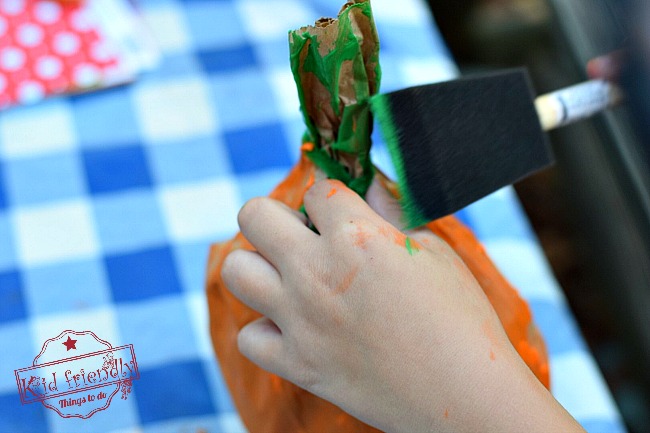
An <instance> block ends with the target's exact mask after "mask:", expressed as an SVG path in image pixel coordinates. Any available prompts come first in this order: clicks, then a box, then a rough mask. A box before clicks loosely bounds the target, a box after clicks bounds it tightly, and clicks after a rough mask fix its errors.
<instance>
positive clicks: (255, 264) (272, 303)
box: [221, 250, 282, 317]
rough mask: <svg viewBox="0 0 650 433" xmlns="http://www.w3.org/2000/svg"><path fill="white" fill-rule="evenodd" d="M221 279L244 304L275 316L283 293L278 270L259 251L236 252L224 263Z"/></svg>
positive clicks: (267, 314) (266, 314) (229, 255)
mask: <svg viewBox="0 0 650 433" xmlns="http://www.w3.org/2000/svg"><path fill="white" fill-rule="evenodd" d="M221 276H222V278H223V280H224V282H225V283H226V286H227V287H228V289H229V290H230V291H231V292H232V293H233V295H235V296H236V297H237V298H238V299H239V300H240V301H242V302H243V303H244V304H246V305H248V306H249V307H251V308H252V309H253V310H255V311H257V312H259V313H261V314H264V315H265V316H270V317H275V315H276V312H277V309H276V307H277V305H279V303H280V302H281V297H282V291H281V282H280V275H279V274H278V271H277V270H276V269H275V268H274V267H273V266H272V265H271V264H270V263H269V262H267V261H266V260H265V259H264V257H262V256H261V255H260V254H259V253H257V252H255V251H247V250H235V251H232V252H231V253H230V254H228V256H227V257H226V259H225V260H224V262H223V267H222V268H221Z"/></svg>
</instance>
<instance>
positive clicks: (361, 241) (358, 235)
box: [352, 224, 371, 250]
mask: <svg viewBox="0 0 650 433" xmlns="http://www.w3.org/2000/svg"><path fill="white" fill-rule="evenodd" d="M352 237H353V238H354V245H355V246H357V247H359V248H361V249H362V250H365V249H366V244H367V243H368V239H370V237H371V236H370V233H367V232H366V231H364V230H363V227H361V225H359V224H357V231H356V232H355V233H354V234H353V235H352Z"/></svg>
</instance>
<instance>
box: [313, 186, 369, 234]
mask: <svg viewBox="0 0 650 433" xmlns="http://www.w3.org/2000/svg"><path fill="white" fill-rule="evenodd" d="M305 210H306V211H307V215H308V216H309V219H310V220H311V221H312V222H313V223H314V225H315V226H316V228H317V229H318V231H319V232H320V233H321V234H323V233H328V232H332V231H334V230H336V229H337V228H338V227H340V224H341V223H342V222H344V221H346V220H352V219H355V218H359V217H364V218H368V217H369V218H373V217H375V218H376V214H375V213H374V212H373V211H372V209H370V208H369V207H368V205H367V204H366V202H365V201H363V199H362V198H361V197H359V195H358V194H357V193H355V192H354V191H352V190H351V189H349V188H348V187H347V186H345V184H343V183H342V182H340V181H338V180H331V179H328V180H321V181H318V182H316V183H315V184H314V186H312V187H311V188H310V189H309V190H308V191H307V193H305Z"/></svg>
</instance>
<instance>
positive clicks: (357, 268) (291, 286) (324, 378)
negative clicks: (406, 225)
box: [222, 181, 572, 432]
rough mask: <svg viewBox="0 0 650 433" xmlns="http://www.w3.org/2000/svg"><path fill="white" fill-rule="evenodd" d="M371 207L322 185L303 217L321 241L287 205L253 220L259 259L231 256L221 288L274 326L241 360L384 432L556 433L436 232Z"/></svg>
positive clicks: (376, 195) (254, 214)
mask: <svg viewBox="0 0 650 433" xmlns="http://www.w3.org/2000/svg"><path fill="white" fill-rule="evenodd" d="M367 199H368V202H369V203H370V204H371V205H372V206H373V207H374V208H375V209H377V211H378V212H379V214H378V213H376V212H375V211H373V210H372V209H371V208H370V207H369V206H368V204H366V203H365V202H364V201H363V200H362V199H361V198H360V197H359V196H358V195H356V194H355V193H354V192H352V191H351V190H349V189H348V188H346V187H345V186H344V185H343V184H342V183H340V182H337V181H321V182H318V183H316V185H314V186H313V187H312V188H311V189H310V190H309V191H308V192H307V194H306V195H305V208H306V211H307V214H308V215H309V217H310V219H311V221H312V222H313V224H314V225H315V226H316V228H317V229H318V232H319V233H320V234H316V233H315V232H313V231H312V230H310V229H309V228H308V227H307V226H306V220H305V218H304V216H303V215H302V214H300V213H299V212H296V211H293V210H291V209H289V208H287V207H286V206H284V205H282V204H281V203H279V202H277V201H274V200H271V199H264V198H261V199H254V200H252V201H250V202H249V203H247V204H246V205H245V206H244V207H243V208H242V210H241V212H240V214H239V224H240V227H241V230H242V233H243V234H244V236H245V237H246V238H247V239H248V240H249V241H250V242H251V243H252V244H253V245H254V246H255V248H256V249H257V250H258V252H250V251H244V250H238V251H234V252H232V253H231V254H230V255H229V256H228V257H227V258H226V261H225V263H224V266H223V271H222V274H223V277H224V280H225V282H226V284H227V286H228V287H229V288H230V290H232V292H233V293H234V294H235V295H236V296H237V297H238V298H239V299H241V300H242V301H243V302H245V303H246V304H248V305H249V306H251V307H252V308H254V309H256V310H257V311H259V312H260V313H262V314H263V315H264V316H265V317H264V318H262V319H259V320H257V321H255V322H253V323H250V324H249V325H247V326H245V327H244V328H243V329H242V330H241V332H240V334H239V340H238V343H239V348H240V350H241V352H242V353H243V354H244V355H245V356H247V357H248V358H250V359H251V360H252V361H253V362H255V363H256V364H258V365H259V366H260V367H262V368H264V369H266V370H269V371H271V372H273V373H276V374H278V375H280V376H282V377H284V378H286V379H288V380H290V381H292V382H294V383H296V384H297V385H299V386H301V387H303V388H305V389H307V390H309V391H311V392H313V393H315V394H317V395H319V396H321V397H323V398H325V399H327V400H329V401H331V402H333V403H335V404H337V405H338V406H340V407H341V408H343V409H344V410H346V411H348V412H349V413H351V414H352V415H354V416H356V417H358V418H360V419H361V420H363V421H365V422H367V423H369V424H371V425H374V426H376V427H378V428H380V429H384V430H387V431H404V432H418V431H422V432H424V431H433V430H436V431H460V430H466V431H476V430H480V431H490V430H493V431H505V430H504V428H510V429H516V430H520V431H523V430H524V429H530V428H531V427H534V426H537V427H541V426H544V427H545V428H548V427H549V425H553V424H552V422H550V423H549V420H548V419H546V418H547V417H548V416H549V414H548V413H547V412H544V413H542V414H540V415H539V416H536V415H535V412H536V411H543V410H544V408H545V407H547V406H548V405H549V404H551V405H552V404H555V405H557V403H555V401H554V400H553V399H552V397H550V394H548V392H546V390H545V389H544V388H543V386H542V385H541V384H539V382H537V380H536V379H535V377H534V376H533V374H532V373H531V372H530V371H529V370H528V368H527V367H526V365H525V364H524V363H523V362H522V361H521V360H520V359H519V357H518V355H517V354H516V352H515V351H514V349H513V348H512V346H511V345H510V343H509V342H508V340H507V337H506V336H505V333H504V331H503V330H502V328H501V326H500V323H499V321H498V318H497V316H496V314H495V313H494V311H493V310H492V308H491V306H490V304H489V302H488V300H487V298H486V297H485V295H484V294H483V291H482V290H481V288H480V287H479V286H478V283H477V282H476V281H475V279H474V278H473V276H472V275H471V273H470V272H469V271H468V270H467V268H466V267H465V265H464V264H463V263H462V261H461V260H460V259H459V258H458V257H457V256H456V254H455V253H454V252H453V251H452V250H451V248H449V247H448V246H447V245H446V244H445V243H444V242H442V241H441V240H440V239H438V238H437V237H435V236H434V235H433V234H432V233H431V232H429V231H426V230H419V231H413V232H408V233H403V232H401V231H399V230H398V229H397V228H396V227H395V226H394V225H392V224H391V223H389V222H388V221H387V220H386V219H384V218H382V216H383V217H385V218H387V219H388V220H390V221H393V222H394V223H396V224H398V223H399V218H400V216H401V213H400V210H399V206H398V204H397V202H396V201H394V200H393V199H392V197H390V196H389V195H388V193H387V192H385V191H384V190H383V189H382V188H381V187H379V186H378V185H376V184H375V185H373V186H372V187H371V190H370V191H369V192H368V197H367ZM380 214H381V215H382V216H380ZM513 398H514V399H515V400H514V401H513ZM504 408H505V411H504ZM531 408H535V410H530V409H531ZM522 410H524V411H526V410H528V411H529V412H530V415H529V416H526V415H523V414H522V413H518V412H520V411H522ZM560 413H561V415H562V416H561V417H560V420H564V421H567V420H570V421H572V420H571V419H570V417H568V415H566V413H564V412H563V411H561V407H560ZM566 417H568V418H566ZM565 427H566V426H565ZM545 431H548V430H545Z"/></svg>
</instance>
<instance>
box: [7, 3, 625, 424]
mask: <svg viewBox="0 0 650 433" xmlns="http://www.w3.org/2000/svg"><path fill="white" fill-rule="evenodd" d="M340 3H341V2H340V1H336V0H327V1H326V0H312V1H305V0H187V1H180V0H142V1H140V2H138V6H139V8H140V9H141V11H142V13H143V15H144V17H145V19H146V21H147V22H148V24H149V25H150V26H151V29H152V31H153V33H154V35H155V37H156V39H157V41H158V43H159V45H160V49H161V50H162V53H163V59H162V64H161V66H160V67H159V68H158V69H156V70H155V71H153V72H151V73H148V74H147V75H145V76H143V77H142V78H141V79H140V80H139V81H137V82H136V83H134V84H132V85H129V86H124V87H119V88H114V89H109V90H103V91H99V92H96V93H91V94H87V95H82V96H74V97H65V98H58V99H52V100H49V101H47V102H45V103H42V104H40V105H36V106H31V107H23V108H15V109H11V110H8V111H5V112H2V113H0V433H5V432H6V433H10V432H11V433H17V432H38V433H43V432H61V433H74V432H84V433H89V432H123V433H125V432H156V433H159V432H179V433H180V432H204V431H205V432H228V433H230V432H240V431H243V427H242V426H241V423H240V421H239V419H238V417H237V415H236V412H235V409H234V408H233V405H232V402H231V400H230V398H229V396H228V392H227V390H226V388H225V387H224V383H223V380H222V379H221V377H220V373H219V367H218V364H217V362H216V360H215V357H214V355H213V351H212V348H211V346H210V341H209V336H208V328H207V309H206V301H205V296H204V273H205V269H204V268H205V264H206V258H207V250H208V245H209V244H210V243H211V242H214V241H220V240H225V239H227V238H229V237H230V236H231V235H233V234H234V233H235V231H236V229H237V226H236V214H237V211H238V210H239V208H240V206H241V205H242V204H243V203H244V202H245V201H246V200H247V199H249V198H251V197H253V196H257V195H265V194H267V193H268V192H269V191H270V189H271V188H272V186H273V185H275V184H276V183H277V182H278V181H279V180H280V179H281V178H282V177H283V176H284V175H285V174H286V173H287V171H288V169H289V167H290V166H291V165H292V162H294V161H295V160H296V158H297V155H298V148H299V144H300V137H301V134H302V132H303V126H302V120H301V118H300V115H299V111H298V99H297V95H296V90H295V86H294V84H293V81H292V77H291V74H290V70H289V64H288V45H287V30H289V29H292V28H297V27H299V26H301V25H304V24H307V23H310V22H313V21H314V20H315V19H316V18H319V17H320V16H324V15H325V16H333V15H335V14H336V13H337V12H338V9H339V7H340ZM373 7H374V12H375V16H376V21H377V26H378V29H379V35H380V39H381V42H382V52H381V63H382V66H383V72H384V73H383V87H382V89H383V90H384V91H387V90H394V89H397V88H400V87H403V86H406V85H412V84H418V83H424V82H430V81H433V80H441V79H446V78H450V77H452V76H454V75H455V74H456V73H457V72H456V69H455V66H454V64H453V62H452V61H451V60H450V57H449V54H448V53H447V51H446V48H445V46H444V43H443V41H442V40H441V38H440V36H439V35H438V33H437V32H436V30H435V27H434V26H433V25H432V21H431V18H430V16H429V13H428V11H427V9H426V8H425V5H424V2H423V1H420V0H402V1H399V2H397V1H394V0H374V1H373ZM375 156H376V160H377V161H378V162H379V163H380V165H383V166H384V167H385V168H386V167H387V165H388V164H387V156H386V153H385V152H383V151H382V150H381V148H377V149H376V150H375ZM460 217H461V218H462V219H463V220H464V221H465V222H467V223H468V224H469V225H470V226H472V227H473V228H474V230H475V231H476V232H477V234H478V235H479V237H480V238H481V239H482V240H483V241H484V242H485V245H486V247H487V249H488V251H489V253H490V254H491V255H492V257H493V258H494V260H495V261H496V263H497V264H498V265H499V267H500V268H501V269H502V271H503V272H504V273H505V274H506V276H507V277H508V278H510V280H511V281H512V282H513V283H514V284H515V285H516V286H517V287H518V288H519V289H520V290H521V292H522V293H523V295H524V296H525V297H526V298H527V299H528V300H529V302H530V304H531V306H532V309H533V311H534V315H535V319H536V321H537V323H538V324H539V326H540V327H541V329H542V331H543V333H544V335H545V337H546V341H547V343H548V347H549V350H550V354H551V367H552V369H551V373H552V381H553V392H554V394H555V395H556V396H557V398H558V399H559V400H560V402H561V403H562V404H563V405H565V407H566V408H567V409H568V410H569V411H570V412H571V413H572V414H573V415H574V416H575V417H576V418H577V419H578V420H579V421H580V422H581V423H582V424H583V425H584V426H585V427H586V428H587V429H588V430H589V431H590V432H620V431H623V430H624V428H623V426H622V424H621V421H620V416H619V414H618V411H617V409H616V408H615V406H614V404H613V401H612V398H611V396H610V394H609V391H608V389H607V388H606V386H605V384H604V381H603V379H602V377H601V375H600V373H599V371H598V369H597V367H596V364H595V362H594V360H593V358H592V356H591V354H590V353H589V351H588V350H587V348H586V346H585V344H584V342H583V340H582V337H581V336H580V334H579V331H578V329H577V328H576V325H575V323H574V320H573V318H572V316H571V313H570V312H569V310H568V308H567V305H566V302H565V300H564V298H563V296H562V294H561V292H560V290H559V289H558V286H557V283H556V282H555V280H554V279H553V277H552V275H551V272H550V271H549V268H548V266H547V264H546V261H545V258H544V256H543V255H542V253H541V250H540V248H539V246H538V244H537V241H536V240H535V238H534V236H533V235H532V233H531V230H530V228H529V225H528V223H527V220H526V218H525V216H524V215H523V213H522V212H521V210H520V208H519V205H518V203H517V200H516V198H515V196H514V194H513V192H512V190H511V189H504V190H502V191H500V192H498V193H496V194H494V195H492V196H490V197H488V198H486V199H484V200H482V201H481V202H479V203H476V204H475V205H473V206H471V207H470V208H468V209H466V210H464V211H463V212H461V213H460ZM66 329H73V330H78V331H82V330H91V331H93V332H94V333H95V334H97V336H99V337H100V338H102V339H104V340H107V341H109V342H111V343H112V344H113V346H119V345H123V344H132V345H133V347H134V350H135V353H136V356H137V360H138V365H139V369H140V374H141V378H140V379H139V380H137V381H135V382H134V384H133V392H132V394H131V395H130V396H129V398H128V399H126V400H122V399H119V398H114V399H113V402H112V404H111V406H110V407H109V408H108V409H106V410H104V411H102V412H98V413H96V414H95V415H93V416H92V417H91V418H89V419H87V420H83V419H78V418H71V419H64V418H62V417H60V416H59V415H58V414H57V413H55V412H54V411H52V410H49V409H46V408H45V407H43V406H42V405H41V404H40V403H35V404H29V405H24V406H23V405H21V402H20V398H19V395H18V390H17V386H16V380H15V377H14V369H18V368H22V367H27V366H29V365H31V363H32V361H33V359H34V357H35V356H36V355H37V354H38V353H39V351H40V350H41V346H42V345H43V343H44V342H45V340H47V339H48V338H52V337H55V336H57V335H58V334H59V333H61V332H62V331H63V330H66Z"/></svg>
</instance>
